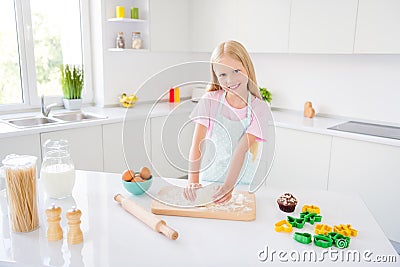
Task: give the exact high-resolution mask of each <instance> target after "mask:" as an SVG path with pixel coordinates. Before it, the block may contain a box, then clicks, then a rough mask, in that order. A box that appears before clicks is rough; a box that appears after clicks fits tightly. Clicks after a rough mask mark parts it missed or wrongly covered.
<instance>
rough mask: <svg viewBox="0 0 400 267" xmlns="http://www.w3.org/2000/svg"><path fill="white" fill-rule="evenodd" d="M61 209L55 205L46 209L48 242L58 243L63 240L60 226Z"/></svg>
mask: <svg viewBox="0 0 400 267" xmlns="http://www.w3.org/2000/svg"><path fill="white" fill-rule="evenodd" d="M60 214H61V208H60V207H56V205H55V204H54V203H53V204H52V205H51V207H50V208H48V209H46V216H47V223H48V228H47V240H48V241H58V240H61V239H62V238H63V232H62V228H61V226H60V221H61V217H60Z"/></svg>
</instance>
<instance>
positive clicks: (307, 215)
mask: <svg viewBox="0 0 400 267" xmlns="http://www.w3.org/2000/svg"><path fill="white" fill-rule="evenodd" d="M300 218H304V219H305V221H306V222H308V223H311V224H314V222H321V220H322V216H321V215H318V214H317V213H315V212H309V211H303V212H301V213H300Z"/></svg>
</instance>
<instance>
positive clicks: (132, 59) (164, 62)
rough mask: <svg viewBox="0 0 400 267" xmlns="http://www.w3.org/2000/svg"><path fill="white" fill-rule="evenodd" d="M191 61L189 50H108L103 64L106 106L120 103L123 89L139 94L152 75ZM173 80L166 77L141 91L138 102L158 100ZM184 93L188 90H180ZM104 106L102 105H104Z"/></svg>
mask: <svg viewBox="0 0 400 267" xmlns="http://www.w3.org/2000/svg"><path fill="white" fill-rule="evenodd" d="M187 61H191V54H190V53H155V52H134V51H131V52H109V51H106V52H105V61H104V62H105V63H104V65H105V67H104V69H105V70H104V88H105V90H104V106H107V105H112V104H116V103H118V96H119V95H120V94H121V93H122V92H126V93H137V90H138V89H139V86H140V85H141V84H142V83H144V82H145V81H146V80H147V79H149V78H150V77H151V76H153V75H155V74H157V73H158V72H160V71H162V70H163V69H165V68H167V67H171V66H173V65H176V64H180V63H184V62H187ZM171 86H174V84H171V80H169V79H168V77H163V78H162V79H159V80H158V83H157V84H155V85H154V86H153V87H152V88H148V87H147V88H146V90H147V92H143V91H141V92H140V93H139V95H138V101H150V100H155V99H157V98H158V97H159V96H160V95H161V94H163V93H164V92H166V90H169V88H170V87H171ZM181 96H182V97H184V96H185V92H181ZM101 106H102V105H101Z"/></svg>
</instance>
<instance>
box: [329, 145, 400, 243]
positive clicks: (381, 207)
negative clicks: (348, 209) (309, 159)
mask: <svg viewBox="0 0 400 267" xmlns="http://www.w3.org/2000/svg"><path fill="white" fill-rule="evenodd" d="M399 166H400V147H394V146H387V145H382V144H376V143H370V142H364V141H358V140H351V139H346V138H340V137H333V141H332V152H331V164H330V171H329V185H328V188H329V190H333V191H347V192H348V191H353V192H358V193H359V194H360V195H361V197H362V198H363V200H364V202H365V204H366V205H367V207H368V209H369V210H370V211H371V213H372V214H373V215H374V217H375V219H376V220H377V222H378V223H379V225H380V226H381V227H382V229H383V230H384V232H385V233H386V235H387V237H388V238H389V239H392V240H395V241H397V242H400V230H399V221H400V211H399V208H398V206H397V205H398V203H400V194H399V185H400V171H399V168H400V167H399ZM349 205H351V203H349ZM344 223H345V222H344ZM349 223H350V222H349Z"/></svg>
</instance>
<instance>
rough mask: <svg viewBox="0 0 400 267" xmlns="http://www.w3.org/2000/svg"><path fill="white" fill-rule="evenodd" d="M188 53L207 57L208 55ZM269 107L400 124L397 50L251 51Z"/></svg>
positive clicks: (399, 67)
mask: <svg viewBox="0 0 400 267" xmlns="http://www.w3.org/2000/svg"><path fill="white" fill-rule="evenodd" d="M193 58H196V59H205V60H206V59H208V58H209V54H196V55H194V57H193ZM251 58H252V60H253V63H254V65H255V69H256V74H257V81H258V84H259V85H260V86H264V87H267V88H269V89H270V90H271V92H272V94H273V100H272V106H273V107H278V108H285V109H292V110H299V111H302V110H303V105H304V102H305V101H312V102H313V106H315V108H316V110H317V111H318V112H321V113H326V114H332V115H336V116H346V117H353V118H359V119H364V120H377V121H382V122H392V123H400V55H310V54H251Z"/></svg>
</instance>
